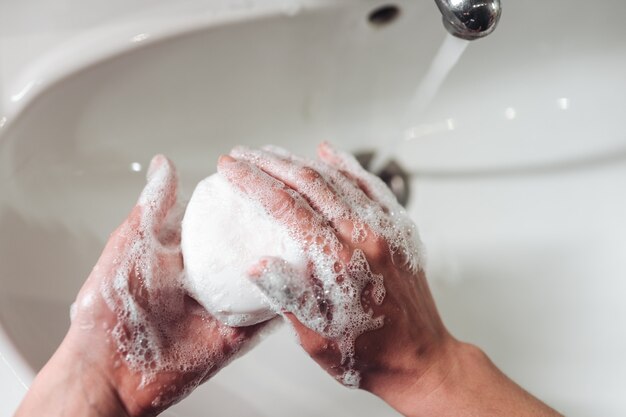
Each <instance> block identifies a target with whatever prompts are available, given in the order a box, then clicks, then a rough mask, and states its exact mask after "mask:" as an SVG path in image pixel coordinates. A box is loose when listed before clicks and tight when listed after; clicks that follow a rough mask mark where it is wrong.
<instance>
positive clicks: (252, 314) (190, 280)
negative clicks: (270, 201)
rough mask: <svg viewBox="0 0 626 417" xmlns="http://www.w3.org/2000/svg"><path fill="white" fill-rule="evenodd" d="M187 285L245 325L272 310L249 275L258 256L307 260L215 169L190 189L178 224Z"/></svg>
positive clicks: (297, 263) (228, 319) (214, 309)
mask: <svg viewBox="0 0 626 417" xmlns="http://www.w3.org/2000/svg"><path fill="white" fill-rule="evenodd" d="M181 245H182V252H183V259H184V263H185V273H186V285H187V289H188V290H189V291H190V293H191V295H192V296H193V297H194V298H195V299H196V300H197V301H198V302H199V303H200V304H201V305H202V306H203V307H204V308H206V309H207V310H208V311H209V312H210V313H211V314H213V315H214V316H215V317H216V318H217V319H219V320H220V321H222V322H223V323H224V324H227V325H229V326H248V325H252V324H255V323H260V322H262V321H265V320H268V319H270V318H272V317H273V316H275V315H276V312H274V311H272V309H271V308H270V306H269V303H268V301H267V299H266V298H265V296H264V295H263V294H262V293H261V291H260V290H259V289H258V288H257V287H256V286H255V285H254V284H253V283H251V282H250V281H249V280H248V278H247V272H248V271H249V269H250V267H252V266H253V265H256V264H257V263H258V262H259V260H260V259H261V258H262V257H265V256H277V257H280V258H282V259H284V260H285V261H287V262H289V263H290V264H291V265H293V266H294V267H296V268H302V265H304V264H305V261H304V260H303V256H302V252H301V250H300V248H299V246H298V244H297V243H296V242H295V241H294V240H293V239H292V238H291V237H290V236H289V233H288V231H287V229H286V227H285V226H283V225H281V224H279V223H277V222H276V221H275V220H273V219H272V218H271V217H270V215H269V214H268V213H267V212H265V210H264V209H263V208H262V207H261V206H260V204H258V203H257V202H255V201H253V200H250V199H248V198H247V197H245V196H244V195H243V194H242V193H241V192H239V191H238V190H235V189H234V188H233V187H232V186H231V185H230V183H229V182H228V181H227V180H226V179H224V178H223V177H221V176H220V175H219V174H214V175H212V176H210V177H208V178H205V179H204V180H202V181H201V182H200V183H199V184H198V185H197V187H196V189H195V190H194V193H193V195H192V197H191V200H190V201H189V205H188V206H187V210H186V212H185V217H184V218H183V223H182V242H181Z"/></svg>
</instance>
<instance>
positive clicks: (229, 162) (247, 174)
mask: <svg viewBox="0 0 626 417" xmlns="http://www.w3.org/2000/svg"><path fill="white" fill-rule="evenodd" d="M217 169H218V172H219V174H220V175H222V176H224V178H226V179H227V180H228V181H229V182H230V183H231V184H232V185H233V186H235V187H236V188H238V189H239V190H241V191H242V192H243V193H244V194H245V195H246V196H247V197H249V198H251V199H252V200H254V201H256V202H257V203H259V204H260V205H261V206H262V207H263V208H264V209H265V210H266V211H267V213H268V214H269V215H270V216H272V217H273V218H274V219H275V220H277V221H278V222H280V223H281V224H284V225H285V226H287V227H288V228H289V230H290V232H291V233H292V237H294V238H295V239H296V240H298V241H299V242H300V243H301V244H303V245H305V246H306V244H308V243H311V240H312V239H313V238H314V237H315V236H316V235H317V234H319V233H320V232H322V231H324V229H326V228H327V225H326V224H325V222H324V220H323V219H322V218H321V216H320V215H319V214H318V213H316V212H315V211H314V210H313V209H312V208H311V206H309V204H308V203H307V201H306V200H305V199H304V198H303V197H302V196H301V195H300V194H299V193H297V192H296V191H294V190H292V189H291V188H289V187H287V186H286V185H285V184H284V183H283V182H282V181H279V180H278V179H276V178H274V177H272V176H270V175H268V174H267V173H265V172H263V171H262V170H261V169H260V168H258V167H257V166H255V165H253V164H251V163H249V162H247V161H239V160H236V159H234V158H232V157H230V156H222V157H221V158H220V160H219V162H218V167H217Z"/></svg>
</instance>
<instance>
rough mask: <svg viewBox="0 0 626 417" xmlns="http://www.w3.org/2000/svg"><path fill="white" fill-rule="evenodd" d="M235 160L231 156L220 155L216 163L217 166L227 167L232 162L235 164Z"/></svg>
mask: <svg viewBox="0 0 626 417" xmlns="http://www.w3.org/2000/svg"><path fill="white" fill-rule="evenodd" d="M236 161H237V160H236V159H235V158H233V157H232V156H229V155H222V156H220V158H219V159H218V160H217V163H218V164H219V165H228V164H232V163H233V162H236Z"/></svg>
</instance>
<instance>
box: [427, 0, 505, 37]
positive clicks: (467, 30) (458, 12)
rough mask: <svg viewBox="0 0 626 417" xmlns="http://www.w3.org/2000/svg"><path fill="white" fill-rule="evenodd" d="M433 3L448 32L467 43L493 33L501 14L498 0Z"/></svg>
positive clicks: (440, 0)
mask: <svg viewBox="0 0 626 417" xmlns="http://www.w3.org/2000/svg"><path fill="white" fill-rule="evenodd" d="M435 3H437V7H438V8H439V10H440V11H441V14H442V15H443V25H444V26H445V27H446V29H447V30H448V32H450V33H451V34H452V35H454V36H456V37H458V38H461V39H466V40H469V41H471V40H474V39H479V38H482V37H484V36H487V35H489V34H490V33H491V32H493V30H494V29H495V28H496V25H497V24H498V20H500V15H501V13H502V7H501V6H500V0H435Z"/></svg>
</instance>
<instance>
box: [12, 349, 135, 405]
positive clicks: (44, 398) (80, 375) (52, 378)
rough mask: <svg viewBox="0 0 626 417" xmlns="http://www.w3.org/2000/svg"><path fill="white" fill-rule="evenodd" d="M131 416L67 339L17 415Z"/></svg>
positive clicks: (41, 374)
mask: <svg viewBox="0 0 626 417" xmlns="http://www.w3.org/2000/svg"><path fill="white" fill-rule="evenodd" d="M35 416H36V417H40V416H45V417H96V416H97V417H128V414H127V413H126V411H125V409H124V407H123V406H122V404H121V402H120V401H119V398H118V397H117V394H116V391H115V389H114V387H112V386H111V385H110V383H109V382H108V381H107V380H106V378H104V377H103V376H102V374H101V373H100V370H99V369H97V367H95V366H93V365H92V364H89V363H86V362H85V361H83V360H82V359H81V357H80V356H79V355H76V353H75V352H74V351H73V349H72V346H71V343H70V342H69V341H68V339H67V338H66V340H65V341H64V342H63V343H62V344H61V346H60V347H59V349H58V350H57V351H56V352H55V354H54V355H53V356H52V358H51V359H50V360H49V361H48V363H47V364H46V365H45V366H44V367H43V369H42V370H41V371H40V372H39V374H38V375H37V377H36V378H35V381H34V382H33V384H32V386H31V387H30V389H29V391H28V393H27V394H26V397H25V398H24V400H23V401H22V404H21V405H20V407H19V409H18V410H17V412H16V414H15V417H35Z"/></svg>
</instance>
